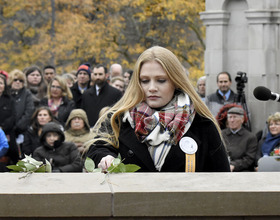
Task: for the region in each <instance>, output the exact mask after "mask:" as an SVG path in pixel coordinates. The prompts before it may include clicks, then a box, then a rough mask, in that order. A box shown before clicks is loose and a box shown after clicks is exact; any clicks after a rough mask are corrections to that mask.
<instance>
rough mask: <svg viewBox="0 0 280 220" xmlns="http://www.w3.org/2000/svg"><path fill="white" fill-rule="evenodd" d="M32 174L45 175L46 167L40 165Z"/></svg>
mask: <svg viewBox="0 0 280 220" xmlns="http://www.w3.org/2000/svg"><path fill="white" fill-rule="evenodd" d="M34 172H36V173H45V172H46V165H45V164H44V165H42V166H41V167H39V168H38V169H36V170H35V171H34Z"/></svg>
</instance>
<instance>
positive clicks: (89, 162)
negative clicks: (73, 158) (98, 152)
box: [85, 157, 95, 173]
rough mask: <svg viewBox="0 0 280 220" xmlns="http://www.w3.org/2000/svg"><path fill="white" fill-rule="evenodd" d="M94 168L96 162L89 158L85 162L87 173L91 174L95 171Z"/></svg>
mask: <svg viewBox="0 0 280 220" xmlns="http://www.w3.org/2000/svg"><path fill="white" fill-rule="evenodd" d="M94 168H95V163H94V161H93V160H92V159H91V158H89V157H87V158H86V161H85V169H86V171H87V172H89V173H91V172H93V171H94Z"/></svg>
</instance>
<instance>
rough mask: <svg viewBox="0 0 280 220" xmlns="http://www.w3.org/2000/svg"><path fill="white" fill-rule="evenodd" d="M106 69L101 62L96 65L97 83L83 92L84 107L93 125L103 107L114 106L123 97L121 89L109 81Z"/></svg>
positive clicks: (94, 76) (94, 72)
mask: <svg viewBox="0 0 280 220" xmlns="http://www.w3.org/2000/svg"><path fill="white" fill-rule="evenodd" d="M105 69H106V68H105V67H104V66H103V65H101V64H99V65H97V66H96V67H94V69H93V78H94V82H95V83H94V85H93V86H92V87H91V88H89V89H88V90H86V91H85V93H84V94H83V99H82V109H84V110H85V112H86V113H87V117H88V120H89V124H90V126H91V127H93V126H94V125H95V123H96V121H97V120H98V118H99V112H100V110H101V109H102V108H103V107H106V106H112V105H113V104H115V103H116V102H117V101H118V100H119V99H120V98H121V97H122V93H121V91H119V90H118V89H116V88H114V87H112V86H110V85H109V84H108V83H107V73H106V71H105Z"/></svg>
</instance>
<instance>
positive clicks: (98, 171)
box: [92, 168, 102, 173]
mask: <svg viewBox="0 0 280 220" xmlns="http://www.w3.org/2000/svg"><path fill="white" fill-rule="evenodd" d="M92 172H93V173H101V172H102V169H101V168H96V169H94V170H93V171H92Z"/></svg>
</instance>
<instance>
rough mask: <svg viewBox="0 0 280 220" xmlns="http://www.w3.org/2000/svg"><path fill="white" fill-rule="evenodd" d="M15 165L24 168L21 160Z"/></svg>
mask: <svg viewBox="0 0 280 220" xmlns="http://www.w3.org/2000/svg"><path fill="white" fill-rule="evenodd" d="M16 165H17V166H20V167H25V162H24V161H22V160H20V161H18V162H17V164H16Z"/></svg>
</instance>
